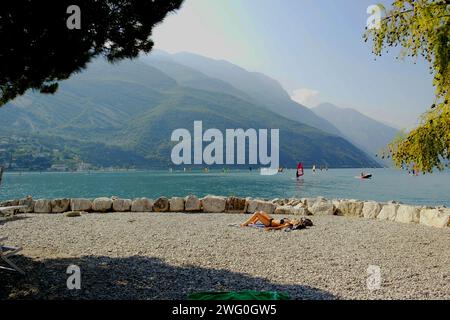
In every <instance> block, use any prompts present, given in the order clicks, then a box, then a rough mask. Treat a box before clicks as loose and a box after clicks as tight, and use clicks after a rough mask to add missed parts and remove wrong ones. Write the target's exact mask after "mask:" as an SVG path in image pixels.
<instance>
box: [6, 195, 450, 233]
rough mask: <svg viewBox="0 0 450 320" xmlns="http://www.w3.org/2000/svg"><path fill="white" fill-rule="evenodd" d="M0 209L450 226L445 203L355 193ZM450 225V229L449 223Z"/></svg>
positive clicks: (26, 203)
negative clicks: (362, 197)
mask: <svg viewBox="0 0 450 320" xmlns="http://www.w3.org/2000/svg"><path fill="white" fill-rule="evenodd" d="M15 206H22V208H20V209H17V208H12V209H10V210H8V209H6V210H5V209H3V210H2V211H0V217H1V216H2V215H3V216H8V215H14V214H21V213H37V214H45V213H53V214H66V215H68V216H80V215H82V214H84V213H104V214H107V213H110V212H184V213H201V212H202V213H241V214H251V213H254V212H256V211H264V212H266V213H268V214H269V215H273V214H274V215H299V216H344V217H351V218H366V219H377V220H387V221H395V222H399V223H407V224H423V225H425V226H430V227H438V228H448V227H450V208H446V207H445V206H437V207H431V206H414V205H407V204H402V203H398V202H395V201H390V202H377V201H371V200H369V201H362V200H355V199H333V200H328V199H325V198H323V197H317V198H300V199H297V198H290V199H279V198H276V199H271V200H267V199H253V198H240V197H224V196H214V195H208V196H206V197H203V198H198V197H196V196H195V195H188V196H186V197H171V198H167V197H159V198H158V199H156V200H153V199H148V198H137V199H121V198H118V197H115V196H113V197H100V198H96V199H85V198H73V199H69V198H59V199H52V200H50V199H37V200H34V199H33V198H32V197H31V196H29V197H27V198H25V199H15V200H9V201H3V202H0V207H15ZM449 230H450V229H449Z"/></svg>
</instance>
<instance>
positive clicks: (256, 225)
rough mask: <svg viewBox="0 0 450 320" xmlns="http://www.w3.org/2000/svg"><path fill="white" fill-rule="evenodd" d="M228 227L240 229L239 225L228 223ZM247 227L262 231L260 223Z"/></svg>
mask: <svg viewBox="0 0 450 320" xmlns="http://www.w3.org/2000/svg"><path fill="white" fill-rule="evenodd" d="M228 226H229V227H237V228H240V227H241V225H240V224H239V223H230V224H229V225H228ZM248 227H249V228H256V229H264V225H263V224H262V223H256V224H250V225H248Z"/></svg>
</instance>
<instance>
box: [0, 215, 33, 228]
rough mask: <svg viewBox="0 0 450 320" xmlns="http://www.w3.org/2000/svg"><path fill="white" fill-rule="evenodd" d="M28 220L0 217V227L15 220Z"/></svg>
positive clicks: (15, 217) (17, 217)
mask: <svg viewBox="0 0 450 320" xmlns="http://www.w3.org/2000/svg"><path fill="white" fill-rule="evenodd" d="M25 219H29V218H28V217H21V216H10V217H0V226H1V225H4V224H7V223H8V222H13V221H17V220H25Z"/></svg>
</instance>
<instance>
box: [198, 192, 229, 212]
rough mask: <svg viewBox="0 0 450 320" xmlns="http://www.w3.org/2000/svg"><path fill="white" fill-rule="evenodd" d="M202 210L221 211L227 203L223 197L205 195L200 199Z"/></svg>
mask: <svg viewBox="0 0 450 320" xmlns="http://www.w3.org/2000/svg"><path fill="white" fill-rule="evenodd" d="M201 202H202V207H203V212H207V213H223V212H225V208H226V205H227V199H226V198H225V197H218V196H206V197H204V198H203V199H201Z"/></svg>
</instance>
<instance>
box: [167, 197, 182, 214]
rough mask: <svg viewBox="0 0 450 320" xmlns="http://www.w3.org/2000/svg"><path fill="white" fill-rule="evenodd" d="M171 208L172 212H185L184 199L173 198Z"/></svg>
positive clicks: (170, 201)
mask: <svg viewBox="0 0 450 320" xmlns="http://www.w3.org/2000/svg"><path fill="white" fill-rule="evenodd" d="M169 208H170V211H171V212H184V198H180V197H172V198H171V199H170V200H169Z"/></svg>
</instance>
